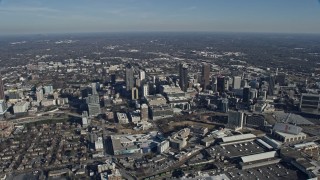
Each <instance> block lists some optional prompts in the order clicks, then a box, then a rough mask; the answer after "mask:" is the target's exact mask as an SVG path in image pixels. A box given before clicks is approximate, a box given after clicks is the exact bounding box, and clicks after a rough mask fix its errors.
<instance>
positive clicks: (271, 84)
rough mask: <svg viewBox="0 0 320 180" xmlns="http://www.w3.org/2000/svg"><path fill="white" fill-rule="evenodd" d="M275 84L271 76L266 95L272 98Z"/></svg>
mask: <svg viewBox="0 0 320 180" xmlns="http://www.w3.org/2000/svg"><path fill="white" fill-rule="evenodd" d="M275 84H276V82H275V77H274V76H273V75H270V77H269V87H268V95H270V96H273V94H274V86H275Z"/></svg>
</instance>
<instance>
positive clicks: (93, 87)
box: [91, 82, 100, 94]
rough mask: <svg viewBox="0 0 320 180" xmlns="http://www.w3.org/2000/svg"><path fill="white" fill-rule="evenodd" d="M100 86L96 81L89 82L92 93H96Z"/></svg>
mask: <svg viewBox="0 0 320 180" xmlns="http://www.w3.org/2000/svg"><path fill="white" fill-rule="evenodd" d="M99 87H100V84H99V83H97V82H94V83H91V88H92V94H98V91H97V90H98V88H99Z"/></svg>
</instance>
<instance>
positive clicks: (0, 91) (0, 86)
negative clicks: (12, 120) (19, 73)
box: [0, 74, 5, 100]
mask: <svg viewBox="0 0 320 180" xmlns="http://www.w3.org/2000/svg"><path fill="white" fill-rule="evenodd" d="M1 99H5V96H4V84H3V81H2V76H1V74H0V100H1Z"/></svg>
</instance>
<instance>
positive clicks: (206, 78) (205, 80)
mask: <svg viewBox="0 0 320 180" xmlns="http://www.w3.org/2000/svg"><path fill="white" fill-rule="evenodd" d="M210 71H211V65H210V64H208V63H203V64H202V72H201V76H202V77H201V78H202V87H203V89H207V87H208V86H209V85H210Z"/></svg>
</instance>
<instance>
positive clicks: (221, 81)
mask: <svg viewBox="0 0 320 180" xmlns="http://www.w3.org/2000/svg"><path fill="white" fill-rule="evenodd" d="M228 86H229V82H228V79H227V78H226V77H222V76H221V77H217V91H218V92H220V93H221V92H225V91H226V90H228Z"/></svg>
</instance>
